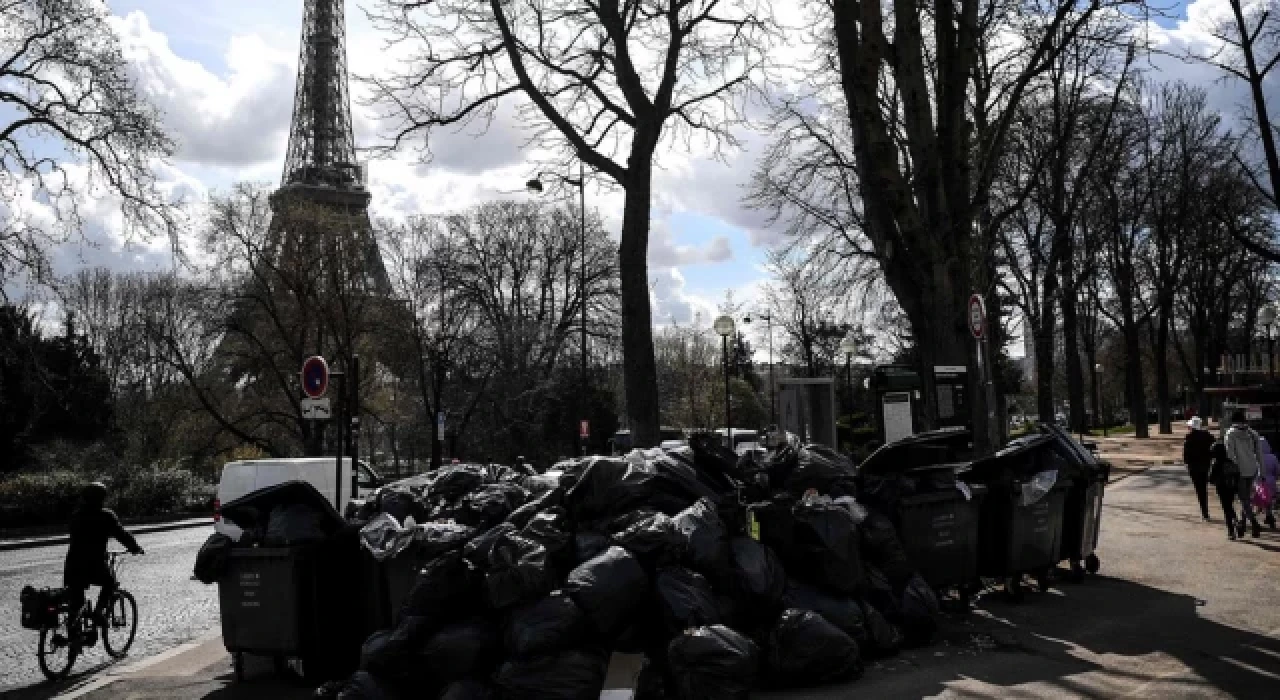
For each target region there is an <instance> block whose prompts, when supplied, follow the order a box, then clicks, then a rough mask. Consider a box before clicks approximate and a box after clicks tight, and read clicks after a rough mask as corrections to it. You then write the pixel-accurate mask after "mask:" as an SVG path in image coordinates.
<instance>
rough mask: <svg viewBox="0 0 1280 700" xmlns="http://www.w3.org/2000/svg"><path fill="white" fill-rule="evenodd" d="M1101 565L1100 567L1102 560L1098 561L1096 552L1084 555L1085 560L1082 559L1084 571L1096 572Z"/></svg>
mask: <svg viewBox="0 0 1280 700" xmlns="http://www.w3.org/2000/svg"><path fill="white" fill-rule="evenodd" d="M1101 567H1102V562H1100V561H1098V555H1097V554H1090V555H1089V556H1087V557H1085V560H1084V568H1085V571H1088V572H1089V573H1091V574H1096V573H1098V569H1099V568H1101Z"/></svg>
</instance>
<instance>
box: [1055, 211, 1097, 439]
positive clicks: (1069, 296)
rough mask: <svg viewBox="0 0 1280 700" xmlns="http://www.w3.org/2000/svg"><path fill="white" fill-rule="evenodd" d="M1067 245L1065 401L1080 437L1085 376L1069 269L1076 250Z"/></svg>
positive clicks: (1063, 277) (1073, 283) (1064, 270)
mask: <svg viewBox="0 0 1280 700" xmlns="http://www.w3.org/2000/svg"><path fill="white" fill-rule="evenodd" d="M1069 239H1070V236H1068V241H1067V242H1066V254H1065V255H1064V256H1063V264H1062V266H1061V280H1060V284H1061V287H1060V288H1059V289H1060V292H1061V296H1060V297H1059V298H1060V299H1061V301H1062V304H1061V306H1062V353H1063V358H1062V359H1063V360H1065V364H1066V368H1067V371H1066V375H1067V400H1068V401H1070V402H1071V409H1070V411H1071V416H1070V418H1071V423H1070V425H1071V427H1072V428H1073V429H1074V430H1075V431H1076V432H1077V433H1081V434H1083V433H1084V432H1085V430H1087V429H1088V427H1089V425H1088V424H1089V420H1088V418H1087V417H1086V416H1085V410H1084V405H1085V404H1084V392H1085V388H1084V386H1082V385H1083V384H1084V374H1083V373H1082V372H1081V371H1080V332H1079V330H1080V329H1079V324H1078V323H1077V319H1076V291H1077V290H1076V279H1075V274H1074V270H1073V269H1072V266H1073V265H1074V264H1075V251H1074V250H1072V247H1073V246H1072V245H1071V241H1070V240H1069ZM1089 372H1090V373H1092V372H1093V360H1090V361H1089ZM1093 408H1094V411H1095V413H1094V415H1097V413H1096V411H1097V409H1098V406H1097V397H1096V396H1095V397H1094V407H1093Z"/></svg>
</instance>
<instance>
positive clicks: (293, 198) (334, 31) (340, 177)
mask: <svg viewBox="0 0 1280 700" xmlns="http://www.w3.org/2000/svg"><path fill="white" fill-rule="evenodd" d="M305 3H306V5H305V10H304V13H303V18H302V47H301V51H300V54H301V55H300V56H299V57H298V83H297V88H296V90H295V92H294V98H293V120H292V123H291V125H290V128H289V150H288V152H287V154H286V156H285V160H284V175H283V177H282V178H281V183H280V189H279V190H277V191H276V193H275V194H274V195H272V198H271V204H272V214H273V216H272V229H273V235H272V236H271V240H272V241H273V242H275V243H276V246H277V250H274V251H272V253H273V254H275V255H277V256H281V255H284V256H288V255H295V254H306V252H308V250H309V248H310V247H311V246H310V245H308V243H309V242H308V241H305V240H303V239H304V238H306V237H307V236H306V233H305V232H304V231H303V230H302V229H305V228H306V226H305V225H303V224H302V222H298V221H296V220H295V219H294V217H293V216H292V214H293V212H294V211H295V210H296V208H297V207H299V206H307V205H310V206H314V207H317V208H320V209H323V210H325V211H328V212H329V213H331V214H333V215H336V216H333V217H331V218H332V219H333V220H334V221H335V223H336V222H343V224H344V227H349V232H350V234H351V237H352V239H353V240H355V241H357V242H358V243H357V246H358V249H357V250H356V251H353V252H354V253H355V254H357V255H359V256H360V257H361V258H362V262H363V265H364V269H365V273H366V279H365V286H366V287H367V288H368V290H369V291H370V292H373V293H376V294H380V295H382V296H389V295H390V292H391V285H390V283H389V282H388V279H387V271H386V267H385V265H384V264H383V262H382V256H381V254H380V253H379V252H378V246H377V244H376V242H375V241H374V238H373V229H372V226H371V225H370V223H369V198H370V195H369V191H368V190H367V189H365V179H366V172H365V168H364V167H362V166H361V165H359V164H358V163H357V161H356V146H355V135H354V134H353V133H352V129H351V99H350V93H349V92H348V90H347V46H346V44H347V29H346V14H345V9H344V6H345V0H305ZM315 242H316V241H311V242H310V243H315Z"/></svg>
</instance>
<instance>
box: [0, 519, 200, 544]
mask: <svg viewBox="0 0 1280 700" xmlns="http://www.w3.org/2000/svg"><path fill="white" fill-rule="evenodd" d="M212 525H213V520H212V519H210V518H193V519H190V520H179V521H177V522H170V523H161V524H158V525H142V526H139V527H135V528H130V529H129V532H130V533H131V534H134V535H145V534H149V533H152V532H168V531H170V530H182V529H185V528H189V527H201V526H205V527H210V526H212ZM125 527H126V528H129V526H128V525H125ZM70 541H71V536H70V535H54V536H52V537H33V538H31V539H25V540H9V541H0V552H8V551H12V550H15V549H33V548H35V547H51V546H54V545H59V544H67V543H69V542H70Z"/></svg>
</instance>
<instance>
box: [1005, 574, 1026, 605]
mask: <svg viewBox="0 0 1280 700" xmlns="http://www.w3.org/2000/svg"><path fill="white" fill-rule="evenodd" d="M1004 594H1005V595H1006V596H1008V598H1009V600H1010V601H1011V602H1014V603H1017V602H1021V601H1022V594H1023V590H1022V575H1021V574H1018V575H1016V576H1007V577H1005V579H1004Z"/></svg>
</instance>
